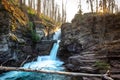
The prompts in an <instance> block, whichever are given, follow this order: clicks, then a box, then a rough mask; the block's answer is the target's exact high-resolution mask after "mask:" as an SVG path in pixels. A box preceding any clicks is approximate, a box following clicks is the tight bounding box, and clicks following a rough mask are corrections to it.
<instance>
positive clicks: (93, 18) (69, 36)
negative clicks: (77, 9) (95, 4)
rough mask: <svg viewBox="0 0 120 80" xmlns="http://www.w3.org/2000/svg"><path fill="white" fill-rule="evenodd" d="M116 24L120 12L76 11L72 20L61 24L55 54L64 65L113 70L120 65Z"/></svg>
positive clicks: (119, 29)
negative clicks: (92, 12)
mask: <svg viewBox="0 0 120 80" xmlns="http://www.w3.org/2000/svg"><path fill="white" fill-rule="evenodd" d="M119 26H120V13H118V14H104V15H101V14H91V13H86V14H84V15H81V14H76V16H75V18H74V19H73V20H72V23H65V24H63V25H62V27H61V29H62V30H61V31H62V37H61V38H62V40H61V44H60V52H59V54H58V55H59V57H60V58H61V59H62V60H64V61H65V66H66V68H67V69H68V70H70V71H80V72H81V71H82V72H90V73H99V72H101V70H108V69H110V71H111V73H112V72H113V73H115V71H114V70H115V69H118V68H120V67H119V60H120V50H119V48H120V46H119V45H120V43H119V41H120V36H119V34H120V27H119ZM96 65H97V66H96ZM101 66H106V68H105V67H104V68H103V67H101ZM113 69H114V70H113ZM119 71H120V70H119ZM116 73H118V72H116Z"/></svg>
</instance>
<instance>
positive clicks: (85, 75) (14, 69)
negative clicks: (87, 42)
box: [0, 66, 103, 77]
mask: <svg viewBox="0 0 120 80" xmlns="http://www.w3.org/2000/svg"><path fill="white" fill-rule="evenodd" d="M41 69H42V68H41ZM41 69H40V70H37V69H30V68H29V69H26V68H21V67H4V66H0V70H5V71H25V72H39V73H49V74H59V75H67V76H81V77H103V75H102V74H89V73H75V72H63V71H51V70H41Z"/></svg>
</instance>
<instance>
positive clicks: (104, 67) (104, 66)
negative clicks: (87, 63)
mask: <svg viewBox="0 0 120 80" xmlns="http://www.w3.org/2000/svg"><path fill="white" fill-rule="evenodd" d="M95 66H96V67H97V68H98V69H100V70H108V69H110V65H109V64H108V63H106V62H103V61H96V63H95Z"/></svg>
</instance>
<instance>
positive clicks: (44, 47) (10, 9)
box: [0, 0, 55, 67]
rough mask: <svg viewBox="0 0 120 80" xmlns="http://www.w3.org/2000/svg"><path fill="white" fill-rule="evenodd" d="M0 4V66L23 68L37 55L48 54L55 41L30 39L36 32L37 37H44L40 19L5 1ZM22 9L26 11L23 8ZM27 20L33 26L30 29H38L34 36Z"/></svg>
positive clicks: (0, 1)
mask: <svg viewBox="0 0 120 80" xmlns="http://www.w3.org/2000/svg"><path fill="white" fill-rule="evenodd" d="M0 3H1V4H0V65H2V66H14V67H18V66H23V64H24V63H26V62H29V61H33V60H35V59H36V58H37V56H38V55H47V54H49V52H50V50H51V47H52V45H53V43H54V42H55V41H41V39H40V40H39V41H34V40H33V39H32V37H34V38H35V37H36V34H37V32H38V34H37V35H38V36H42V37H44V36H46V35H45V34H44V30H45V29H46V28H45V26H44V25H43V24H42V23H40V22H41V20H42V19H40V18H39V17H38V16H36V15H30V14H29V13H27V12H26V11H27V10H21V9H20V8H19V7H18V6H17V5H14V4H12V3H10V2H9V1H7V0H0ZM21 8H22V7H21ZM24 8H25V9H26V7H25V6H24ZM28 18H29V19H30V20H29V21H31V22H33V23H34V24H35V25H33V26H32V27H35V26H36V29H37V30H38V28H39V30H38V31H37V32H36V34H31V29H30V24H29V23H28ZM33 18H34V20H33ZM35 21H38V22H35ZM48 21H49V20H48Z"/></svg>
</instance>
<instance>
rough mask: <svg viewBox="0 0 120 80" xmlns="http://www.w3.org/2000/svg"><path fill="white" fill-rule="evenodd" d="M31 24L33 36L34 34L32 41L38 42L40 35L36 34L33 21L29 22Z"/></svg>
mask: <svg viewBox="0 0 120 80" xmlns="http://www.w3.org/2000/svg"><path fill="white" fill-rule="evenodd" d="M29 26H30V31H31V36H32V41H33V42H38V41H40V37H39V36H38V35H37V34H36V32H35V30H33V26H34V25H33V23H32V22H29Z"/></svg>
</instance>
